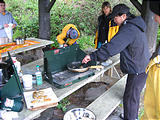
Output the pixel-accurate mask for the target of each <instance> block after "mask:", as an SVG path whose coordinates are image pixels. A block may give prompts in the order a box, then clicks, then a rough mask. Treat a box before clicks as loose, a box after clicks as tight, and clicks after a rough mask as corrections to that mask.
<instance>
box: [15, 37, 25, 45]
mask: <svg viewBox="0 0 160 120" xmlns="http://www.w3.org/2000/svg"><path fill="white" fill-rule="evenodd" d="M15 41H16V45H22V44H24V39H21V38H17V39H15Z"/></svg>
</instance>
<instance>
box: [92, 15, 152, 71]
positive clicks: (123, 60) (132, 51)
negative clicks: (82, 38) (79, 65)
mask: <svg viewBox="0 0 160 120" xmlns="http://www.w3.org/2000/svg"><path fill="white" fill-rule="evenodd" d="M145 30H146V25H145V22H144V20H143V19H142V18H141V17H140V16H138V17H135V18H132V19H130V20H126V21H125V22H124V23H123V25H121V27H120V28H119V31H118V33H117V34H116V35H115V36H114V37H113V38H112V40H111V42H109V43H107V44H104V45H102V46H101V48H99V49H98V50H97V51H95V52H93V53H91V55H90V56H91V60H95V61H97V60H99V61H104V60H107V59H108V58H109V57H111V56H113V55H116V54H117V53H120V67H121V70H122V72H124V73H128V74H137V73H143V72H145V68H146V66H147V64H148V62H149V58H150V54H149V48H148V42H147V38H146V34H145Z"/></svg>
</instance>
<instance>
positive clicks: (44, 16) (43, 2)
mask: <svg viewBox="0 0 160 120" xmlns="http://www.w3.org/2000/svg"><path fill="white" fill-rule="evenodd" d="M49 3H50V0H39V4H38V5H39V38H40V39H46V40H49V39H50V11H47V7H48V5H49Z"/></svg>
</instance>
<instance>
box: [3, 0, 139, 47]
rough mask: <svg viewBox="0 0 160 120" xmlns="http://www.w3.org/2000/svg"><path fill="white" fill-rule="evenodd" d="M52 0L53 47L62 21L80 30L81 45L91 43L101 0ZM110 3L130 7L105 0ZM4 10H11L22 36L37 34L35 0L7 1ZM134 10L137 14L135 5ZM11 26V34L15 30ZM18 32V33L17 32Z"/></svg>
mask: <svg viewBox="0 0 160 120" xmlns="http://www.w3.org/2000/svg"><path fill="white" fill-rule="evenodd" d="M66 1H67V2H65V1H63V0H56V2H55V4H54V6H53V7H52V9H51V11H50V15H51V18H50V19H51V20H50V23H51V31H50V32H51V40H52V41H55V44H54V46H56V47H58V43H57V40H56V36H57V35H58V34H59V33H60V32H61V30H62V29H63V27H64V26H65V25H66V24H69V23H70V24H75V25H76V27H77V28H78V30H79V31H80V33H81V35H80V39H79V40H78V42H79V44H80V47H81V48H86V47H89V46H92V47H93V46H94V44H93V43H94V38H93V36H94V35H95V31H96V27H97V18H98V16H99V15H100V14H101V5H102V3H103V2H104V1H105V0H66ZM108 1H109V2H110V3H111V4H112V6H114V5H116V4H118V3H122V2H123V3H124V2H125V3H126V4H127V5H128V6H133V5H132V4H131V3H130V1H127V0H114V1H113V0H112V1H111V0H108ZM6 3H7V8H6V9H7V10H8V11H10V12H11V13H12V15H13V16H14V18H15V20H16V21H17V23H18V26H17V28H16V29H18V30H22V31H23V32H24V34H23V35H26V37H36V38H37V37H38V30H39V24H38V0H7V1H6ZM131 11H133V12H134V13H136V14H138V12H137V11H136V10H135V7H133V8H132V10H131ZM16 29H15V31H14V33H15V34H16V35H15V36H17V34H18V33H19V31H17V30H16ZM17 32H18V33H17Z"/></svg>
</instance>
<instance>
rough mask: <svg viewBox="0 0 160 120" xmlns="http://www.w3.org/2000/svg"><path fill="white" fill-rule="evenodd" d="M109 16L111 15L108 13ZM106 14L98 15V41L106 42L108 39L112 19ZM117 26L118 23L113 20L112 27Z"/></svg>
mask: <svg viewBox="0 0 160 120" xmlns="http://www.w3.org/2000/svg"><path fill="white" fill-rule="evenodd" d="M108 16H109V15H108ZM108 16H106V15H105V14H102V15H100V16H99V17H98V42H101V43H105V41H106V40H107V41H108V32H109V21H110V20H111V19H110V18H109V17H108ZM113 26H117V25H116V23H115V22H114V21H113V20H112V21H111V27H113Z"/></svg>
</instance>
